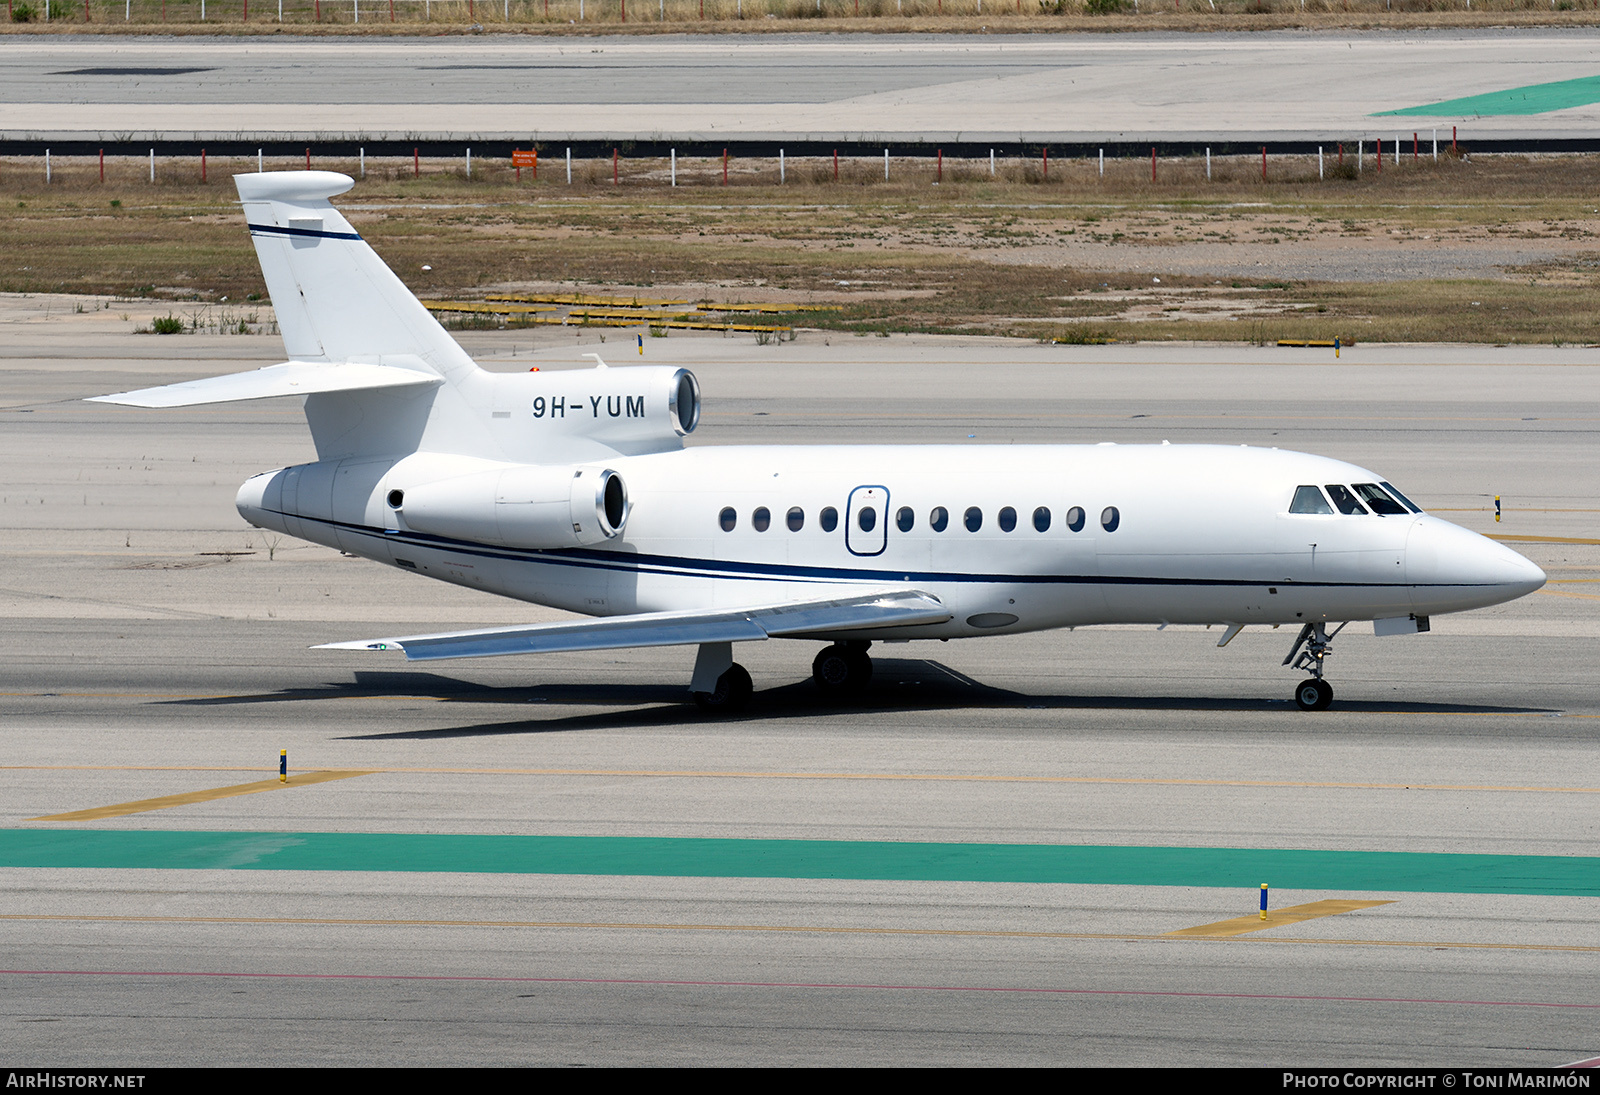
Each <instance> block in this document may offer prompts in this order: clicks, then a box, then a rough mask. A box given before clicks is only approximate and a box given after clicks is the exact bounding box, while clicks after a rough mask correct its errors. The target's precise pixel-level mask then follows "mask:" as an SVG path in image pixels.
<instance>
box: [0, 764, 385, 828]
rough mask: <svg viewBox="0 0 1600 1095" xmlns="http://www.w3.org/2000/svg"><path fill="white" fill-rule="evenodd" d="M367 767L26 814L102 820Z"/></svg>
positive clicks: (302, 782)
mask: <svg viewBox="0 0 1600 1095" xmlns="http://www.w3.org/2000/svg"><path fill="white" fill-rule="evenodd" d="M371 774H372V773H371V772H367V771H360V772H356V771H347V772H302V773H300V774H298V775H295V776H290V777H289V780H288V782H287V783H285V782H282V781H280V780H276V779H263V780H259V781H257V782H255V783H236V784H234V785H233V786H231V787H212V788H209V789H208V790H204V791H187V792H185V793H184V794H181V795H163V796H162V797H160V798H145V799H140V800H139V801H137V802H119V803H117V804H116V805H114V806H96V807H94V808H93V809H90V810H73V811H72V812H71V813H66V814H50V815H48V816H46V817H34V818H29V819H28V820H29V821H101V820H103V819H105V818H108V817H126V816H127V815H129V814H142V813H145V812H147V811H150V810H165V809H168V808H170V807H173V806H192V805H194V804H195V803H197V802H215V801H216V800H217V799H219V798H234V797H236V796H238V795H255V794H260V793H261V792H262V791H278V790H284V789H287V788H289V787H303V786H306V785H307V784H312V783H328V782H329V781H331V780H336V779H349V778H351V777H352V776H367V775H371Z"/></svg>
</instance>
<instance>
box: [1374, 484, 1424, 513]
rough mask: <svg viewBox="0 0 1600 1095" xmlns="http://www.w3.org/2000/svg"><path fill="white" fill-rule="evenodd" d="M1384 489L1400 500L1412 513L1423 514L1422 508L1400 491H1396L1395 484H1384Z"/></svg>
mask: <svg viewBox="0 0 1600 1095" xmlns="http://www.w3.org/2000/svg"><path fill="white" fill-rule="evenodd" d="M1383 489H1384V490H1386V491H1388V492H1389V493H1390V494H1392V495H1394V496H1395V497H1396V498H1398V499H1400V504H1401V505H1403V506H1405V507H1406V509H1408V510H1410V511H1411V512H1412V513H1421V512H1422V507H1421V506H1419V505H1417V504H1416V503H1415V502H1413V501H1412V500H1411V499H1409V498H1407V497H1406V496H1405V495H1403V494H1401V493H1400V492H1399V491H1397V490H1395V489H1394V484H1393V483H1384V484H1383Z"/></svg>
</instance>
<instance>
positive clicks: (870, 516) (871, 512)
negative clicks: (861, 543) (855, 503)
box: [856, 506, 878, 532]
mask: <svg viewBox="0 0 1600 1095" xmlns="http://www.w3.org/2000/svg"><path fill="white" fill-rule="evenodd" d="M856 524H857V525H858V526H860V528H861V531H862V532H871V531H872V530H873V529H875V528H877V527H878V511H877V510H875V509H873V508H872V507H871V506H862V507H861V510H860V512H859V513H857V514H856Z"/></svg>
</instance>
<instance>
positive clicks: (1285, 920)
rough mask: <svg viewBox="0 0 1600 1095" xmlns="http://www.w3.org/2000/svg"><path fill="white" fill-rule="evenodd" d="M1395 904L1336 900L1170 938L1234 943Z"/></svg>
mask: <svg viewBox="0 0 1600 1095" xmlns="http://www.w3.org/2000/svg"><path fill="white" fill-rule="evenodd" d="M1393 904H1394V902H1393V901H1347V900H1344V899H1342V898H1334V899H1331V900H1328V901H1313V902H1311V903H1310V904H1307V905H1291V906H1289V907H1288V908H1287V909H1278V910H1277V911H1275V912H1269V913H1267V916H1266V919H1265V920H1263V919H1262V918H1261V916H1260V914H1259V913H1257V914H1253V915H1250V916H1240V917H1235V918H1234V919H1232V920H1219V921H1217V922H1216V923H1215V924H1199V925H1197V926H1195V927H1193V928H1179V929H1178V930H1177V931H1175V932H1168V933H1167V934H1168V935H1175V936H1179V937H1181V938H1185V939H1194V938H1200V939H1230V938H1232V937H1233V936H1235V935H1244V934H1246V933H1248V932H1258V931H1265V930H1266V929H1268V928H1278V927H1282V926H1283V925H1284V924H1298V923H1300V922H1301V921H1303V920H1316V919H1318V918H1319V917H1323V916H1338V915H1339V914H1340V913H1347V912H1355V911H1356V910H1358V909H1371V908H1374V907H1376V906H1378V905H1393Z"/></svg>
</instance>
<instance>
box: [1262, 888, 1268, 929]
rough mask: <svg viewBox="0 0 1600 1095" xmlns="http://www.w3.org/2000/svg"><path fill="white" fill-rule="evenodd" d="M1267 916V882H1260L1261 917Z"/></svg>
mask: <svg viewBox="0 0 1600 1095" xmlns="http://www.w3.org/2000/svg"><path fill="white" fill-rule="evenodd" d="M1266 918H1267V884H1266V883H1265V882H1263V883H1262V884H1261V919H1263V920H1265V919H1266Z"/></svg>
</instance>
